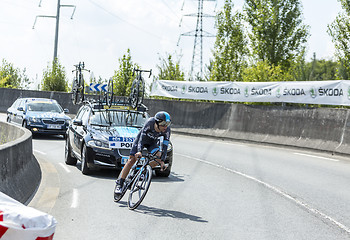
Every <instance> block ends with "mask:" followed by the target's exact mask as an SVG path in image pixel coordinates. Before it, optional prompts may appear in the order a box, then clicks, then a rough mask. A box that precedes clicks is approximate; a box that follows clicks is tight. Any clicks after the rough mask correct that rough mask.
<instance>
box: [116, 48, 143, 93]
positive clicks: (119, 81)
mask: <svg viewBox="0 0 350 240" xmlns="http://www.w3.org/2000/svg"><path fill="white" fill-rule="evenodd" d="M137 67H138V66H137V64H134V63H133V62H132V60H131V55H130V49H128V50H127V53H126V54H124V55H123V57H122V58H119V70H116V71H114V75H113V81H114V94H116V95H117V96H128V95H129V94H130V87H131V84H132V81H133V80H134V78H135V77H134V76H133V69H134V68H137Z"/></svg>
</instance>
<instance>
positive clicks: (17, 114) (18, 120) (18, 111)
mask: <svg viewBox="0 0 350 240" xmlns="http://www.w3.org/2000/svg"><path fill="white" fill-rule="evenodd" d="M24 102H25V101H24V100H23V99H19V100H18V105H17V106H16V109H15V114H14V122H15V123H17V124H19V125H21V126H22V120H23V116H24ZM21 109H23V110H21Z"/></svg>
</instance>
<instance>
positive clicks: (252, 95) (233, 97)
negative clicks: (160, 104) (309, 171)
mask: <svg viewBox="0 0 350 240" xmlns="http://www.w3.org/2000/svg"><path fill="white" fill-rule="evenodd" d="M150 95H151V96H163V97H169V98H183V99H194V100H213V101H227V102H285V103H304V104H325V105H343V106H350V81H349V80H330V81H294V82H185V81H171V80H158V81H155V82H154V83H153V84H152V89H151V94H150Z"/></svg>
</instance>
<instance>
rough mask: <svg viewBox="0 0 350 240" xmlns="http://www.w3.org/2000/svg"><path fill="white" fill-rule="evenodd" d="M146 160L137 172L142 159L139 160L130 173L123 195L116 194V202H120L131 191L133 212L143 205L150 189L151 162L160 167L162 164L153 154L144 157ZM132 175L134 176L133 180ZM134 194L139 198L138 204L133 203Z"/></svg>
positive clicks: (129, 201)
mask: <svg viewBox="0 0 350 240" xmlns="http://www.w3.org/2000/svg"><path fill="white" fill-rule="evenodd" d="M144 158H145V160H144V162H143V164H142V166H141V167H139V169H138V170H136V168H137V165H138V163H139V162H140V160H141V159H138V160H137V162H136V163H135V164H134V165H133V167H132V168H131V169H130V172H129V174H128V176H127V178H126V180H125V185H124V187H123V191H122V193H121V194H120V195H116V194H114V201H115V202H118V201H120V200H121V199H122V198H123V196H124V194H125V193H126V191H127V190H128V189H130V193H129V197H128V207H129V209H131V210H134V209H136V208H137V207H138V206H139V205H140V204H141V202H142V201H143V199H144V198H145V196H146V194H147V191H148V189H149V187H150V184H151V180H152V167H151V165H150V162H151V161H156V162H157V163H158V165H160V163H159V162H158V161H157V160H156V159H157V158H158V157H157V156H153V155H152V154H149V153H148V154H146V155H145V156H144ZM130 175H132V177H131V179H130ZM134 194H135V195H136V198H137V201H136V202H134V201H133V196H135V195H134Z"/></svg>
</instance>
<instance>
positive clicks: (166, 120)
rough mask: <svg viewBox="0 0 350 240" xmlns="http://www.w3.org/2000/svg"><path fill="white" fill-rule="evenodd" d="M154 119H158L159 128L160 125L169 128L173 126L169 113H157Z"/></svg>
mask: <svg viewBox="0 0 350 240" xmlns="http://www.w3.org/2000/svg"><path fill="white" fill-rule="evenodd" d="M154 118H155V119H156V123H157V125H158V126H159V125H160V126H167V127H169V126H170V124H171V118H170V115H169V113H167V112H164V111H161V112H157V113H156V115H154Z"/></svg>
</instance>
